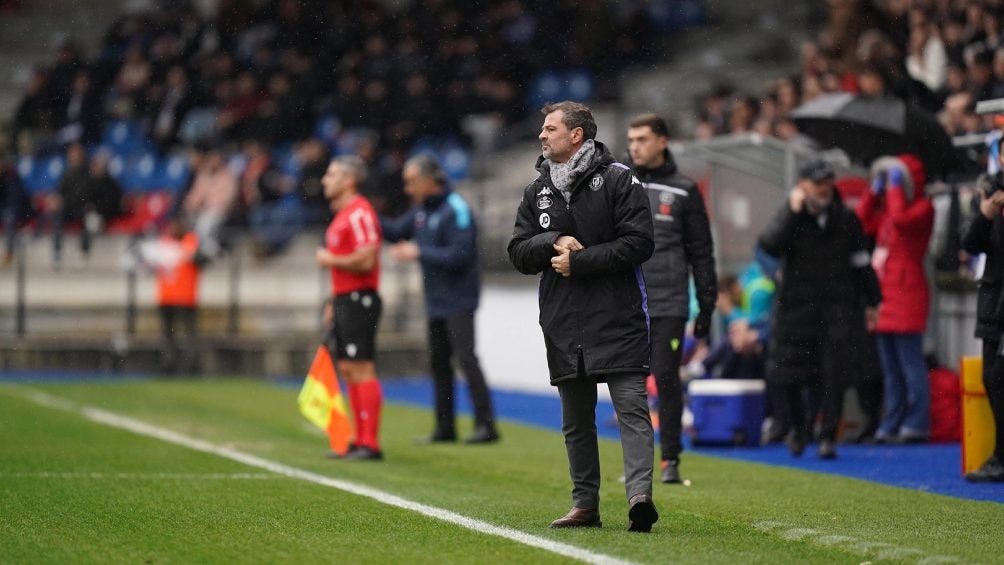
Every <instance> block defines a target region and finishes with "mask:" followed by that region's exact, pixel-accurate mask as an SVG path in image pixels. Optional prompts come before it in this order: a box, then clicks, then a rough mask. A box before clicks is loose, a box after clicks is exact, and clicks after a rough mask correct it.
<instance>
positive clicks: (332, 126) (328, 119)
mask: <svg viewBox="0 0 1004 565" xmlns="http://www.w3.org/2000/svg"><path fill="white" fill-rule="evenodd" d="M341 133H342V120H341V119H339V118H338V116H336V115H334V114H326V115H324V116H321V117H320V118H319V119H318V120H317V124H316V125H315V126H314V136H316V137H318V138H320V139H321V140H323V141H324V143H325V145H327V146H328V150H329V151H335V150H336V149H337V148H338V136H339V134H341Z"/></svg>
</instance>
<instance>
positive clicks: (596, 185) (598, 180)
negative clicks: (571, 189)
mask: <svg viewBox="0 0 1004 565" xmlns="http://www.w3.org/2000/svg"><path fill="white" fill-rule="evenodd" d="M602 186H603V177H601V176H600V175H594V176H593V180H591V181H589V189H590V190H592V191H593V192H596V191H597V190H599V189H600V188H601V187H602Z"/></svg>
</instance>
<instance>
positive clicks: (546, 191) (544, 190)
mask: <svg viewBox="0 0 1004 565" xmlns="http://www.w3.org/2000/svg"><path fill="white" fill-rule="evenodd" d="M550 194H554V192H552V191H551V189H550V188H549V187H546V186H545V187H544V188H542V189H540V192H538V193H537V196H548V195H550Z"/></svg>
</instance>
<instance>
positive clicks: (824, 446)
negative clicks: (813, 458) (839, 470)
mask: <svg viewBox="0 0 1004 565" xmlns="http://www.w3.org/2000/svg"><path fill="white" fill-rule="evenodd" d="M817 455H819V458H820V459H836V458H837V450H836V448H835V447H834V446H833V441H832V440H828V439H824V440H822V441H820V442H819V450H818V452H817Z"/></svg>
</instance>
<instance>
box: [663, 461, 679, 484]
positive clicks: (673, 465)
mask: <svg viewBox="0 0 1004 565" xmlns="http://www.w3.org/2000/svg"><path fill="white" fill-rule="evenodd" d="M662 482H664V483H666V484H675V483H679V482H680V460H679V459H663V460H662Z"/></svg>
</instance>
